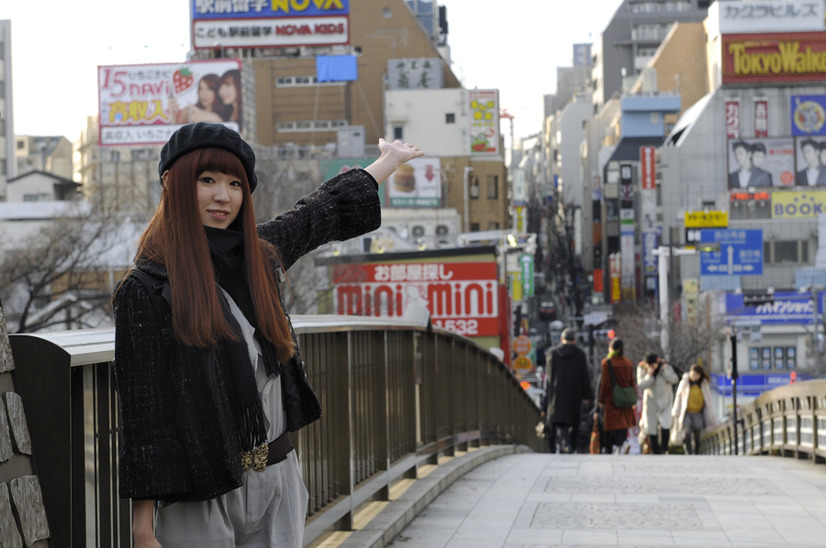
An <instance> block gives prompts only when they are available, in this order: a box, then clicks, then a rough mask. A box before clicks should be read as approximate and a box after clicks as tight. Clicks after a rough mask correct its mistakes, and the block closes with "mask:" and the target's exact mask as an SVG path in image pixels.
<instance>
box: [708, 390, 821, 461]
mask: <svg viewBox="0 0 826 548" xmlns="http://www.w3.org/2000/svg"><path fill="white" fill-rule="evenodd" d="M737 418H738V425H737V436H736V438H735V428H734V421H732V420H729V421H728V422H726V423H724V424H722V425H720V426H719V427H717V428H716V429H714V430H711V431H709V432H707V433H706V434H705V435H704V436H703V438H702V440H701V445H700V451H701V452H702V453H704V454H714V455H733V454H738V455H778V456H784V457H794V458H799V459H809V460H812V461H813V462H815V463H824V462H826V380H812V381H804V382H799V383H794V384H789V385H786V386H781V387H779V388H774V389H772V390H770V391H768V392H766V393H764V394H761V395H760V396H759V397H758V398H757V399H755V400H754V401H751V402H749V403H747V404H745V405H743V406H742V407H740V410H739V411H738V417H737ZM735 447H736V448H737V449H736V451H735Z"/></svg>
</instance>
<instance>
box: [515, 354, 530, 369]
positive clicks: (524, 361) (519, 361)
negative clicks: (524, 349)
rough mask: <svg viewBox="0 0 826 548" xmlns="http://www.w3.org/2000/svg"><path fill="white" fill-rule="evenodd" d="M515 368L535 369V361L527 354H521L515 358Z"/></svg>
mask: <svg viewBox="0 0 826 548" xmlns="http://www.w3.org/2000/svg"><path fill="white" fill-rule="evenodd" d="M513 368H514V370H516V371H533V362H532V361H531V359H530V358H529V357H527V356H519V357H518V358H516V359H515V360H513Z"/></svg>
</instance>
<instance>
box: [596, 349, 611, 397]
mask: <svg viewBox="0 0 826 548" xmlns="http://www.w3.org/2000/svg"><path fill="white" fill-rule="evenodd" d="M605 362H606V360H602V364H601V368H602V369H601V374H600V382H599V403H601V404H603V405H605V402H607V401H608V398H609V396H610V395H611V376H610V375H609V374H608V367H607V366H606V365H605Z"/></svg>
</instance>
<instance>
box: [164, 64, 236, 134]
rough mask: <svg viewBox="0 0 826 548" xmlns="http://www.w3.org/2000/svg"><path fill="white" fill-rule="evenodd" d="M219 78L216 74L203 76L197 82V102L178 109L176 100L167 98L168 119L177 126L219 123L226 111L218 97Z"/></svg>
mask: <svg viewBox="0 0 826 548" xmlns="http://www.w3.org/2000/svg"><path fill="white" fill-rule="evenodd" d="M220 84H221V77H220V76H218V75H217V74H205V75H204V76H203V77H201V79H200V81H199V82H198V102H197V103H195V104H194V105H193V104H190V105H188V106H187V107H185V108H184V109H179V107H178V100H177V99H176V98H175V97H170V98H169V112H170V117H171V118H173V119H174V120H175V122H176V123H178V124H186V123H188V122H220V121H221V120H222V118H221V115H222V114H223V113H224V111H225V110H226V107H225V105H224V102H223V101H222V100H221V98H220V97H219V96H218V88H219V86H220Z"/></svg>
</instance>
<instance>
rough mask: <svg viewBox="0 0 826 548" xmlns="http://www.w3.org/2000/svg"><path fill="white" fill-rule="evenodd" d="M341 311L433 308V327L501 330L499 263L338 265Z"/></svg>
mask: <svg viewBox="0 0 826 548" xmlns="http://www.w3.org/2000/svg"><path fill="white" fill-rule="evenodd" d="M333 283H334V284H335V288H334V290H333V302H334V303H335V312H336V313H337V314H349V315H362V316H378V317H391V318H399V317H402V316H404V315H405V314H409V313H414V312H415V311H416V309H425V308H426V309H427V310H428V311H429V312H430V316H431V319H432V321H433V325H436V326H438V327H442V328H444V329H447V330H449V331H453V332H455V333H458V334H460V335H465V336H468V337H479V336H491V335H498V334H499V325H498V321H499V320H498V316H499V305H498V299H497V289H496V286H497V282H496V263H495V262H494V261H489V262H473V263H398V264H396V263H393V264H360V265H335V266H334V267H333Z"/></svg>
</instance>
